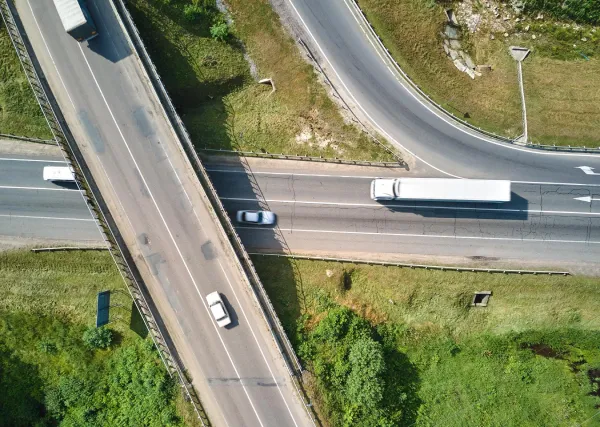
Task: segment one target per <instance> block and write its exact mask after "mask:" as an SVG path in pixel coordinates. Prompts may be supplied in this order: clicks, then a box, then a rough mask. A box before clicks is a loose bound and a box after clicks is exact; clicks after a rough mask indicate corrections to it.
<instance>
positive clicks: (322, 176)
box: [206, 168, 600, 187]
mask: <svg viewBox="0 0 600 427" xmlns="http://www.w3.org/2000/svg"><path fill="white" fill-rule="evenodd" d="M206 170H207V171H208V172H217V173H239V174H245V175H248V174H252V175H284V176H285V175H287V176H291V177H292V176H309V177H310V176H314V177H316V178H352V179H375V178H382V177H381V176H367V175H331V174H313V173H297V172H269V171H254V170H251V171H250V172H247V171H243V170H234V169H211V168H207V169H206ZM396 177H397V178H403V177H414V178H419V177H417V176H414V175H398V176H396ZM383 178H394V176H384V177H383ZM511 183H513V184H532V185H571V186H574V187H600V184H583V183H578V182H543V181H511Z"/></svg>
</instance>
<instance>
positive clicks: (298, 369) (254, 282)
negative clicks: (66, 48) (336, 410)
mask: <svg viewBox="0 0 600 427" xmlns="http://www.w3.org/2000/svg"><path fill="white" fill-rule="evenodd" d="M0 1H1V0H0ZM111 4H112V6H113V8H114V9H115V11H116V12H117V16H118V18H119V19H120V21H121V25H122V26H123V27H124V29H125V30H126V34H127V35H128V37H129V41H130V44H131V45H132V47H133V48H134V49H135V52H136V54H137V57H138V58H139V60H140V62H141V63H142V66H143V67H142V68H143V70H145V72H146V73H147V77H148V79H149V83H150V87H151V88H152V89H153V90H154V92H155V95H156V97H157V98H158V99H159V100H160V104H161V106H162V108H163V112H164V114H165V116H166V117H167V119H168V121H169V123H170V124H171V126H172V129H173V132H174V133H175V134H176V135H177V137H178V140H179V143H180V144H181V146H182V148H183V150H184V152H185V153H186V155H187V158H188V160H189V161H190V164H191V166H192V168H193V169H194V171H195V172H196V174H197V176H198V179H199V180H200V183H201V184H202V187H203V188H204V191H205V193H206V197H207V198H208V202H209V203H210V206H211V207H212V208H213V210H212V212H211V213H212V214H213V216H214V219H215V220H216V224H217V228H219V230H220V232H221V233H222V235H223V237H224V238H225V239H226V240H227V241H229V242H230V243H231V245H232V248H233V251H234V253H235V255H236V259H237V260H238V268H239V269H240V271H241V272H242V274H243V276H244V277H245V278H246V280H247V284H248V286H249V287H250V289H251V290H252V292H253V295H254V297H255V299H256V302H257V303H258V307H259V308H260V310H261V312H262V314H263V317H264V319H265V320H266V323H267V326H268V328H269V330H270V333H271V335H272V337H273V340H274V342H275V344H276V345H277V347H278V349H279V351H280V353H281V355H282V357H283V359H284V361H285V363H286V366H287V368H288V371H289V373H290V377H291V378H292V383H293V384H294V386H295V387H296V390H297V392H298V397H299V398H300V399H301V400H303V403H304V406H305V409H306V411H307V412H308V414H309V416H310V417H311V419H312V421H313V423H315V424H316V423H317V418H316V414H315V413H314V411H313V409H312V405H311V404H309V403H307V401H308V396H307V394H306V392H305V390H304V389H303V386H302V383H301V380H302V373H303V368H302V365H301V364H300V360H299V359H298V356H297V355H296V352H295V350H294V348H293V346H292V344H291V342H290V340H289V339H288V337H287V334H286V333H285V330H284V329H283V326H282V324H281V321H280V320H279V317H278V316H277V313H276V312H275V309H274V308H273V304H272V303H271V300H270V299H269V296H268V295H267V292H266V290H265V288H264V286H263V284H262V282H261V280H260V278H259V277H258V273H257V272H256V269H255V268H254V264H252V260H251V259H250V255H249V254H248V252H247V251H246V248H245V247H244V245H243V243H242V241H241V239H240V238H239V236H238V234H237V232H236V231H235V228H234V227H233V224H232V223H231V220H230V218H229V215H228V214H227V212H226V211H225V208H224V207H223V204H222V203H221V200H220V199H219V196H218V195H217V191H216V190H215V188H214V186H213V184H212V181H211V180H210V178H209V176H208V173H207V171H206V169H205V168H204V165H203V164H202V162H201V160H200V157H199V156H198V153H197V152H196V150H195V147H194V144H193V143H192V140H191V137H190V135H189V133H188V131H187V129H186V127H185V125H184V123H183V121H182V120H181V118H180V117H179V114H178V113H177V111H176V110H175V107H174V105H173V103H172V101H171V98H170V96H169V94H168V92H167V89H166V88H165V86H164V84H163V83H162V80H161V78H160V75H159V74H158V70H157V69H156V66H155V65H154V63H153V62H152V59H151V58H150V56H149V55H148V52H147V49H146V47H145V45H144V42H143V40H142V38H141V35H140V33H139V31H138V29H137V27H136V25H135V23H134V22H133V18H132V17H131V14H130V13H129V11H128V10H127V7H126V6H125V2H124V1H123V0H111Z"/></svg>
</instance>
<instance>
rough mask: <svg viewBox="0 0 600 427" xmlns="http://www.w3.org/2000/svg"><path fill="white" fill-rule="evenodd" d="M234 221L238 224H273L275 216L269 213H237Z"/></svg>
mask: <svg viewBox="0 0 600 427" xmlns="http://www.w3.org/2000/svg"><path fill="white" fill-rule="evenodd" d="M236 219H237V222H239V223H240V224H258V225H272V224H275V214H274V213H273V212H270V211H238V213H237V215H236Z"/></svg>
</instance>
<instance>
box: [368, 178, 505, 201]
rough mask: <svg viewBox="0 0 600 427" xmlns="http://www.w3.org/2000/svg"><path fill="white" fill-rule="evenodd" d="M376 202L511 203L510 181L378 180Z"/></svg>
mask: <svg viewBox="0 0 600 427" xmlns="http://www.w3.org/2000/svg"><path fill="white" fill-rule="evenodd" d="M371 198H372V199H373V200H423V201H437V202H439V201H441V202H485V203H504V202H510V181H505V180H491V179H454V178H377V179H374V180H373V181H372V182H371Z"/></svg>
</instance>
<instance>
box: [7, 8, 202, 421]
mask: <svg viewBox="0 0 600 427" xmlns="http://www.w3.org/2000/svg"><path fill="white" fill-rule="evenodd" d="M0 15H2V19H3V20H4V23H5V25H6V29H7V30H8V34H9V36H10V38H11V41H12V44H13V47H14V48H15V51H16V53H17V56H18V57H19V61H20V62H21V65H22V67H23V70H24V71H25V75H26V77H27V79H28V81H29V84H30V85H31V88H32V90H33V92H34V95H35V97H36V99H37V101H38V104H39V106H40V108H41V110H42V113H43V115H44V118H45V119H46V122H47V124H48V126H49V128H50V131H51V132H52V135H53V137H54V143H55V144H57V145H58V146H59V147H60V148H61V150H62V154H63V157H64V159H65V161H66V162H68V163H69V164H70V166H71V167H72V168H73V170H74V174H75V178H76V183H77V187H78V188H79V190H80V193H81V194H82V197H83V198H84V200H85V202H86V205H87V206H88V209H89V211H90V215H91V216H92V217H93V218H94V219H95V220H96V224H97V225H98V229H99V231H100V233H101V235H102V236H103V238H104V240H105V243H106V248H107V249H108V251H109V252H110V254H111V256H112V258H113V261H114V262H115V264H116V266H117V267H118V269H119V272H120V273H121V277H122V278H123V282H124V283H125V287H126V288H127V290H128V291H129V294H130V296H131V298H132V299H133V301H134V303H135V305H136V307H137V309H138V311H139V312H140V314H141V317H142V319H143V320H144V324H145V326H146V328H147V329H148V331H149V332H150V336H151V337H152V341H153V342H154V345H155V346H156V348H157V350H158V354H159V356H160V358H161V360H162V362H163V363H164V365H165V367H166V368H167V372H168V373H169V375H171V376H176V377H177V378H178V379H179V382H180V383H181V386H182V388H183V389H184V393H185V397H186V399H187V400H188V401H190V402H191V403H192V405H193V407H194V410H195V411H196V414H197V416H198V419H199V421H200V423H201V425H202V426H210V422H209V420H208V417H207V415H206V413H205V412H204V409H203V407H202V404H201V402H200V399H199V398H198V396H197V394H196V393H195V391H194V389H193V387H192V385H191V382H190V381H189V379H188V378H187V376H186V374H185V372H184V370H183V368H182V366H181V361H180V360H179V359H178V357H177V356H176V352H175V351H174V346H173V342H172V341H171V339H170V338H169V336H168V334H165V333H163V331H166V328H165V327H164V324H163V322H162V320H161V319H160V315H159V313H158V310H157V309H156V307H155V306H154V304H153V303H152V300H151V299H150V296H149V294H148V292H147V290H146V289H145V286H144V284H143V281H142V279H141V276H140V274H139V272H138V271H137V269H136V267H135V263H134V262H133V259H132V257H131V254H130V253H129V251H128V249H127V246H126V244H125V242H124V241H123V239H122V237H121V235H120V234H119V231H118V228H117V226H116V223H115V221H114V219H113V218H112V216H111V214H110V212H109V210H108V207H107V205H106V202H105V201H104V199H103V197H102V195H101V194H100V191H99V190H98V187H97V185H96V183H95V181H94V179H93V177H92V175H91V173H90V171H89V168H88V167H87V165H86V162H85V159H84V157H83V155H82V153H81V151H80V150H79V147H78V146H77V143H76V142H75V139H74V138H73V135H72V134H71V132H70V130H69V127H68V126H67V123H66V121H65V119H64V117H63V115H62V112H61V110H60V108H59V106H58V103H57V102H56V99H55V98H54V95H53V94H52V91H51V90H50V86H49V85H48V83H47V81H46V79H45V77H44V75H43V73H42V70H41V67H40V64H39V62H38V61H37V59H36V57H35V55H34V52H33V49H32V48H31V44H30V43H29V40H28V38H27V34H26V33H25V30H24V29H23V25H22V23H21V22H20V19H19V16H18V14H17V12H16V10H15V8H14V5H13V4H12V2H11V0H0ZM62 249H63V250H64V249H65V248H62Z"/></svg>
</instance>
